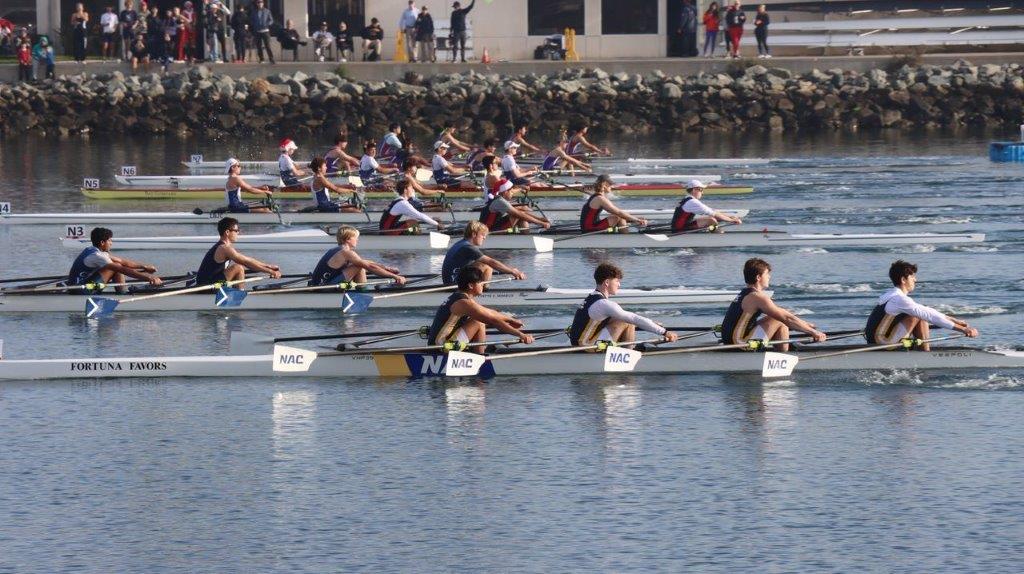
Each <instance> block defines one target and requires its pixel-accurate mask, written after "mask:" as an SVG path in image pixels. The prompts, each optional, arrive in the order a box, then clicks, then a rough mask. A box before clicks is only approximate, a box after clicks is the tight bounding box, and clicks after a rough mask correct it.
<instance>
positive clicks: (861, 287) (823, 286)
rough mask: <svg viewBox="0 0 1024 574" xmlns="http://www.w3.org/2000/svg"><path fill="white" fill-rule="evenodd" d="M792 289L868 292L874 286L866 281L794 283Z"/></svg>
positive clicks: (812, 291) (824, 291) (809, 291)
mask: <svg viewBox="0 0 1024 574" xmlns="http://www.w3.org/2000/svg"><path fill="white" fill-rule="evenodd" d="M792 287H793V288H794V289H799V290H800V291H806V292H808V293H870V292H871V291H874V290H875V288H874V287H872V286H871V285H870V284H868V283H855V284H853V285H844V284H842V283H796V284H794V285H793V286H792Z"/></svg>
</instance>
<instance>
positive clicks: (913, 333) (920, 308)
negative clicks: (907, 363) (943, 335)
mask: <svg viewBox="0 0 1024 574" xmlns="http://www.w3.org/2000/svg"><path fill="white" fill-rule="evenodd" d="M889 279H890V280H892V284H893V287H892V288H890V289H889V290H888V291H886V292H885V293H883V294H882V296H881V297H879V298H878V304H877V305H875V308H874V309H873V310H872V311H871V315H870V316H869V317H868V322H867V326H865V327H864V338H865V339H867V341H868V343H869V344H872V345H885V344H889V343H897V342H899V341H900V340H901V339H905V338H907V337H912V338H914V339H920V340H925V339H928V338H929V336H930V333H931V325H935V326H937V327H942V328H944V329H953V330H955V331H960V332H961V333H963V334H964V335H967V336H968V337H977V336H978V330H977V329H975V328H974V327H971V326H970V325H968V324H967V321H964V320H962V319H957V318H956V317H951V316H949V315H946V314H945V313H942V312H941V311H938V310H936V309H933V308H931V307H927V306H925V305H921V304H920V303H917V302H915V301H914V300H913V299H911V298H910V293H911V292H912V291H913V290H914V288H915V287H917V265H914V264H913V263H908V262H906V261H903V260H902V259H900V260H897V261H895V262H894V263H893V264H892V265H891V266H889ZM917 348H918V349H920V350H921V351H928V350H930V346H929V344H928V343H921V344H920V345H919V346H918V347H917Z"/></svg>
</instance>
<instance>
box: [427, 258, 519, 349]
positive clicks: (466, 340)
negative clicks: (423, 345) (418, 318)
mask: <svg viewBox="0 0 1024 574" xmlns="http://www.w3.org/2000/svg"><path fill="white" fill-rule="evenodd" d="M484 277H485V275H484V272H483V270H482V269H481V268H480V267H477V266H476V265H467V266H465V267H462V268H460V269H459V271H458V273H457V275H456V285H457V286H458V290H457V291H456V292H455V293H452V295H451V296H450V297H448V300H447V301H445V302H444V303H443V304H442V305H441V306H440V307H438V309H437V311H436V312H435V313H434V320H433V321H432V322H431V324H430V329H429V330H428V331H427V342H428V344H430V345H444V344H446V343H462V344H463V345H467V344H470V345H471V344H473V343H482V342H484V341H486V340H487V327H493V328H495V329H497V330H498V331H501V332H502V333H507V334H509V335H512V336H513V337H518V338H519V341H520V342H522V343H523V344H526V345H529V344H530V343H533V336H532V335H530V334H528V333H524V332H523V331H521V329H522V328H523V327H524V325H523V322H522V321H520V320H518V319H516V318H515V317H512V316H511V315H506V314H504V313H501V312H498V311H495V310H493V309H490V308H488V307H485V306H483V305H481V304H479V303H477V302H476V301H475V300H474V299H475V298H476V297H478V296H479V295H480V294H481V293H483V292H484V287H485V282H486V281H487V280H486V279H485V278H484ZM473 352H476V353H482V352H483V349H482V348H480V346H477V347H476V348H474V349H473Z"/></svg>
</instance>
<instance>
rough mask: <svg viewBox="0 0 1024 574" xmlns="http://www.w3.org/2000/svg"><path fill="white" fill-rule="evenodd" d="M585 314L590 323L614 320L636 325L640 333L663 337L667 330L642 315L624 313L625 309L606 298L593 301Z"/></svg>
mask: <svg viewBox="0 0 1024 574" xmlns="http://www.w3.org/2000/svg"><path fill="white" fill-rule="evenodd" d="M594 293H597V291H595V292H594ZM587 314H588V315H590V319H591V320H592V321H603V320H605V319H616V320H619V321H624V322H626V323H629V324H630V325H636V327H637V328H638V329H640V330H642V331H647V332H649V333H657V334H658V335H664V334H665V332H666V331H667V329H665V328H664V327H662V326H661V325H659V324H657V323H655V322H654V321H651V320H650V319H648V318H647V317H644V316H643V315H637V314H636V313H631V312H629V311H626V310H625V309H623V308H622V307H620V306H619V304H618V303H616V302H615V301H612V300H611V299H608V298H604V299H601V300H600V301H595V302H594V304H592V305H591V306H590V309H589V312H588V313H587Z"/></svg>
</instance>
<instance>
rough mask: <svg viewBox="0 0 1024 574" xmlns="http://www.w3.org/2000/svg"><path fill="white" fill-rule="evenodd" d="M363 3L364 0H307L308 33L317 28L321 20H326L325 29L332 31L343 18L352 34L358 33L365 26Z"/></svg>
mask: <svg viewBox="0 0 1024 574" xmlns="http://www.w3.org/2000/svg"><path fill="white" fill-rule="evenodd" d="M364 4H365V0H307V7H308V9H309V19H308V21H309V33H310V34H312V33H313V32H316V31H317V30H319V29H320V23H321V22H327V29H328V30H330V31H331V32H334V31H335V30H337V29H338V23H339V22H341V21H342V20H344V21H345V23H346V24H348V29H349V31H350V32H352V35H353V36H357V35H359V33H360V32H362V30H363V27H365V26H366V9H365V7H364Z"/></svg>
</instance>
